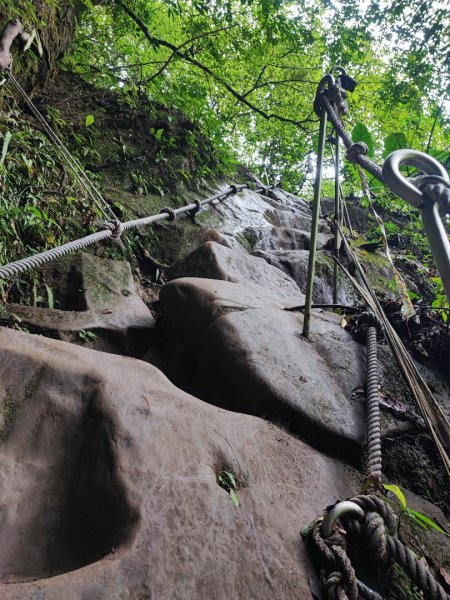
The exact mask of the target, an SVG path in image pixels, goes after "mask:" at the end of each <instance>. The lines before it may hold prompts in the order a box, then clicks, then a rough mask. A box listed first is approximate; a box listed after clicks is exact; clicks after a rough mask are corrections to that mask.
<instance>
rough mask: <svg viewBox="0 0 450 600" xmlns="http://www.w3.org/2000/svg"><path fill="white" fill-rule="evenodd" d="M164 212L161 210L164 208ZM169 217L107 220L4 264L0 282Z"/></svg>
mask: <svg viewBox="0 0 450 600" xmlns="http://www.w3.org/2000/svg"><path fill="white" fill-rule="evenodd" d="M269 187H270V188H274V186H269ZM245 188H248V185H247V184H239V185H234V184H233V185H230V187H229V188H228V189H227V190H224V191H223V192H218V193H217V194H214V195H213V196H209V197H208V198H205V199H204V200H196V201H195V202H193V203H192V204H188V205H187V206H182V207H180V208H176V209H173V214H174V215H175V217H177V216H178V215H181V214H191V216H192V211H194V210H195V211H198V208H199V206H200V208H201V207H203V206H206V205H208V204H211V203H213V202H215V201H221V200H225V199H226V198H228V197H229V196H232V195H234V194H237V193H239V192H241V191H242V190H243V189H245ZM267 189H269V188H257V189H256V190H255V191H256V192H258V193H259V192H262V191H264V190H267ZM163 210H164V209H163ZM170 219H171V215H170V214H169V213H167V212H161V213H158V214H157V215H152V216H149V217H143V218H141V219H134V220H132V221H125V222H124V223H120V222H119V221H117V219H115V220H114V221H109V222H107V223H105V224H104V225H102V227H103V229H102V230H101V231H97V232H95V233H91V234H90V235H87V236H85V237H83V238H80V239H78V240H74V241H72V242H68V243H67V244H63V245H62V246H57V247H56V248H52V249H50V250H45V251H44V252H40V253H39V254H35V255H33V256H30V257H27V258H22V259H20V260H17V261H15V262H12V263H9V264H7V265H3V266H1V267H0V280H1V279H7V278H9V277H13V276H15V275H18V274H19V273H23V272H24V271H28V270H29V269H33V268H35V267H39V266H42V265H44V264H46V263H49V262H51V261H53V260H56V259H57V258H61V257H62V256H64V255H66V254H72V253H73V252H78V251H79V250H82V249H83V248H86V247H88V246H92V245H93V244H96V243H97V242H100V241H103V240H107V239H109V238H117V237H119V235H120V233H121V232H123V231H127V230H128V229H133V228H138V227H145V226H146V225H149V224H151V223H156V222H158V221H164V220H170Z"/></svg>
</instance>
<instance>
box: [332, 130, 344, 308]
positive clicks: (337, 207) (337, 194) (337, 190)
mask: <svg viewBox="0 0 450 600" xmlns="http://www.w3.org/2000/svg"><path fill="white" fill-rule="evenodd" d="M339 141H340V140H339V135H338V134H337V133H336V153H335V156H334V221H335V227H334V255H335V257H336V258H339V248H340V245H341V238H340V235H339V228H338V227H336V223H338V224H339V227H341V228H342V223H341V220H342V219H341V217H342V215H341V186H340V181H339V165H340V148H339ZM338 284H339V267H338V264H337V262H336V261H334V273H333V304H337V297H338Z"/></svg>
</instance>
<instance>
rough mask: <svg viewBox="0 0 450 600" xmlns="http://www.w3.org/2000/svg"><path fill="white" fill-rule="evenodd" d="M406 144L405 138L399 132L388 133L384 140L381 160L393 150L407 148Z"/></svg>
mask: <svg viewBox="0 0 450 600" xmlns="http://www.w3.org/2000/svg"><path fill="white" fill-rule="evenodd" d="M407 146H408V142H407V141H406V136H405V134H404V133H402V132H401V131H400V132H398V133H390V134H389V135H388V136H387V137H385V138H384V150H383V158H386V156H388V155H389V154H391V153H392V152H395V150H400V148H407Z"/></svg>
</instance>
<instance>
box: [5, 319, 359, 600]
mask: <svg viewBox="0 0 450 600" xmlns="http://www.w3.org/2000/svg"><path fill="white" fill-rule="evenodd" d="M0 356H1V362H0V364H1V367H0V369H1V379H0V381H1V384H0V407H1V415H2V424H1V452H0V477H1V481H2V485H1V486H0V514H1V515H2V516H1V519H0V538H1V540H2V542H1V550H2V551H1V553H0V577H1V581H2V583H1V584H0V589H1V597H2V599H3V600H35V599H36V598H42V599H44V598H45V600H61V598H67V599H68V600H72V599H74V600H75V599H81V598H86V599H94V598H95V599H96V600H103V599H105V600H110V599H111V598H132V599H138V598H140V599H144V598H158V599H162V600H164V599H183V600H184V599H192V600H194V599H195V600H202V599H204V600H210V599H211V598H215V599H216V600H221V599H224V600H225V599H229V598H243V599H244V598H245V599H247V598H260V599H262V598H267V599H269V598H270V599H273V598H277V599H280V600H281V599H283V600H289V599H292V600H294V599H295V600H297V599H298V598H305V599H307V598H310V597H311V595H310V591H309V585H308V577H309V576H310V575H311V574H312V572H313V570H312V567H311V565H310V562H309V559H308V557H307V554H306V549H305V546H304V544H303V542H301V540H300V537H299V530H300V528H301V527H302V526H304V525H307V524H309V523H310V522H311V521H312V520H313V519H314V518H315V517H316V516H317V515H318V514H320V513H321V512H322V510H323V509H324V507H325V506H326V505H329V504H333V503H334V502H335V501H336V500H338V499H340V498H345V497H347V496H350V495H352V494H353V493H355V492H356V491H357V488H358V484H357V479H358V477H357V474H356V473H355V472H354V471H353V470H352V469H350V468H349V467H346V466H345V465H343V464H341V463H340V462H339V461H338V460H335V459H331V458H328V457H326V456H323V455H321V454H319V453H318V452H317V451H315V450H313V449H311V448H310V447H309V446H307V445H306V444H305V443H304V442H302V441H301V440H298V439H295V438H293V437H291V436H289V435H288V434H287V433H286V432H285V431H283V430H282V429H280V428H278V427H275V426H274V425H272V424H270V423H267V422H265V421H263V420H261V419H258V418H255V417H252V416H246V415H242V414H235V413H231V412H227V411H225V410H222V409H219V408H216V407H214V406H210V405H208V404H206V403H204V402H202V401H200V400H197V399H196V398H193V397H191V396H189V395H187V394H185V393H184V392H182V391H180V390H179V389H177V388H175V387H174V386H173V385H172V384H171V383H170V382H169V381H168V380H167V379H166V377H165V376H164V375H162V374H161V373H160V372H159V371H158V370H156V369H155V368H154V367H152V366H150V365H147V364H145V363H143V362H142V361H137V360H135V359H130V358H124V357H119V356H114V355H110V354H103V353H100V352H96V351H93V350H87V349H85V348H81V347H78V346H75V345H71V344H67V343H64V342H60V341H55V340H50V339H46V338H42V337H40V336H33V335H30V334H24V333H19V332H14V331H11V330H7V329H0ZM224 472H229V473H232V474H233V475H234V476H235V477H236V480H237V482H238V483H237V486H238V489H237V501H238V503H239V506H238V507H237V506H235V504H234V503H233V501H232V499H231V498H230V496H229V493H228V491H227V490H226V489H223V488H222V487H220V486H219V485H218V477H219V475H220V474H222V475H223V474H224Z"/></svg>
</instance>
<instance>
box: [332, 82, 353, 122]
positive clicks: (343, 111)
mask: <svg viewBox="0 0 450 600" xmlns="http://www.w3.org/2000/svg"><path fill="white" fill-rule="evenodd" d="M331 94H332V98H333V102H334V104H335V106H336V108H337V109H338V112H339V114H340V115H341V116H344V115H347V114H348V110H349V109H348V104H347V102H346V101H345V99H346V98H347V92H346V91H345V90H343V89H342V88H341V86H340V85H339V84H338V83H335V84H334V85H333V86H332V88H331Z"/></svg>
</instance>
